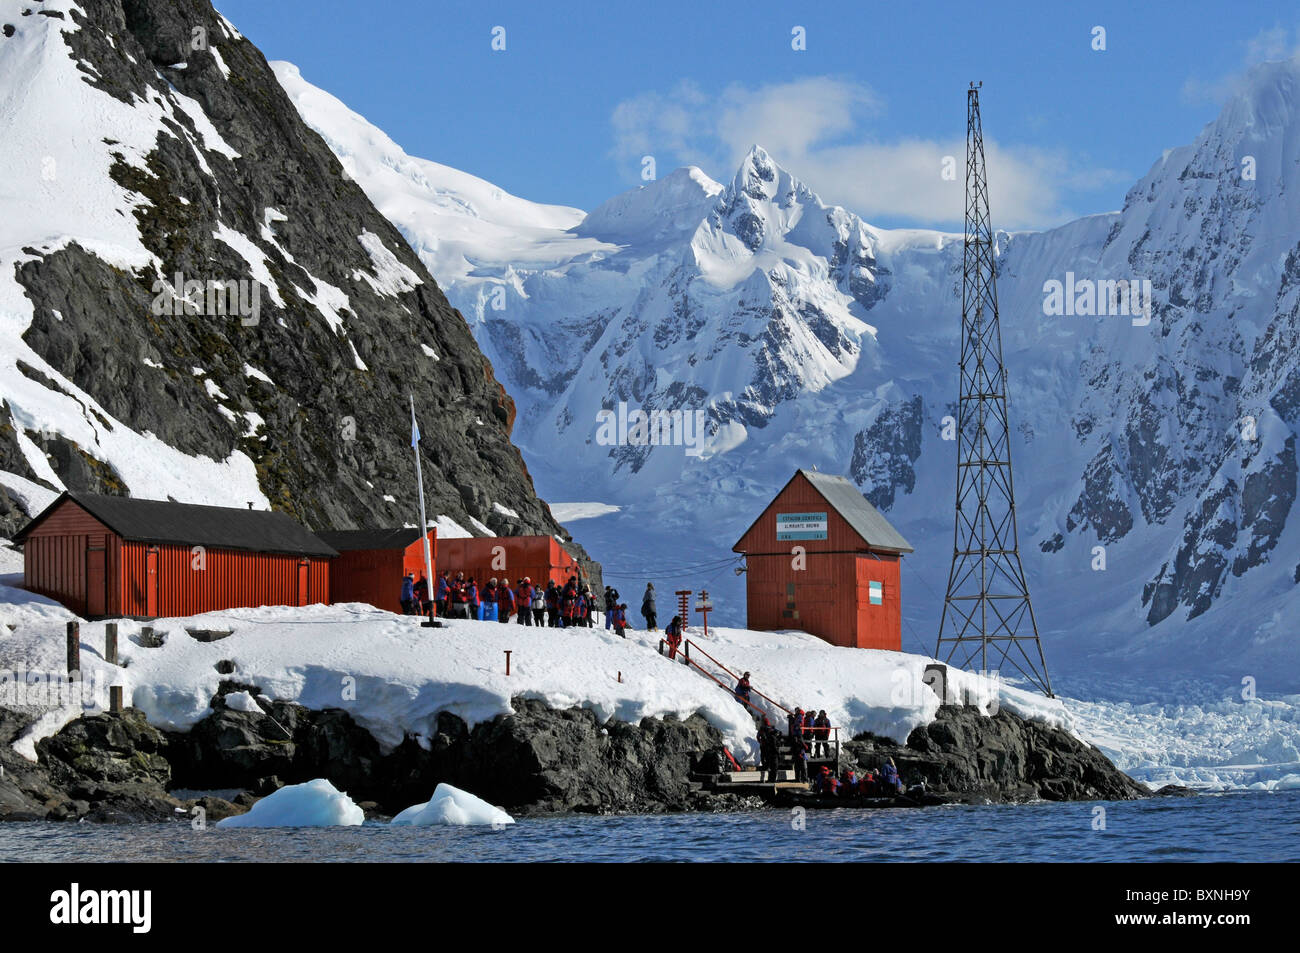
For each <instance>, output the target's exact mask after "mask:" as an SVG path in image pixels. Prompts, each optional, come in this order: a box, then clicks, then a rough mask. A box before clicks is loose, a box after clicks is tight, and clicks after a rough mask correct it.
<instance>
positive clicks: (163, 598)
mask: <svg viewBox="0 0 1300 953" xmlns="http://www.w3.org/2000/svg"><path fill="white" fill-rule="evenodd" d="M14 539H15V541H17V542H20V543H22V545H23V585H24V587H25V588H27V589H29V590H30V591H32V592H36V593H40V594H41V595H45V596H49V597H50V598H52V599H57V600H58V601H59V602H61V603H63V604H64V605H65V606H67V607H68V608H69V609H71V610H72V611H73V612H77V613H80V614H82V615H85V616H91V617H104V616H133V617H139V618H155V617H158V616H180V615H195V614H197V613H200V612H214V611H217V610H220V609H233V608H239V607H246V606H305V605H308V604H310V603H313V602H321V603H328V602H329V601H330V591H329V561H330V559H331V558H333V557H335V556H337V555H338V554H337V553H336V552H335V551H334V550H333V549H331V548H330V547H329V546H327V545H325V544H324V543H322V542H321V541H320V540H319V539H318V538H317V537H316V536H314V535H313V534H312V533H311V532H310V531H309V530H307V529H306V528H304V527H303V526H302V525H301V524H299V523H297V522H296V521H295V520H294V519H293V518H292V517H290V516H288V515H286V514H284V513H276V512H271V511H269V510H252V509H239V508H232V507H225V506H199V505H196V504H193V503H173V502H167V501H160V500H141V499H134V498H131V497H123V496H101V495H98V494H94V493H74V492H65V493H62V494H60V495H59V497H58V499H56V500H55V501H54V502H53V503H51V504H50V505H49V506H48V507H46V508H45V510H44V511H42V512H41V513H40V514H39V515H38V516H37V517H36V518H35V519H33V520H32V521H31V522H30V523H28V524H27V525H26V526H25V527H23V528H22V530H20V531H19V532H18V534H17V535H16V536H15V537H14Z"/></svg>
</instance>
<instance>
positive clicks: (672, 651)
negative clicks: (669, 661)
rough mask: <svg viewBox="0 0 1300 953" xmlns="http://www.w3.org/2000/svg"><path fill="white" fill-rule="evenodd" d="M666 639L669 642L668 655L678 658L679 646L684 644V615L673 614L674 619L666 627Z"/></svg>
mask: <svg viewBox="0 0 1300 953" xmlns="http://www.w3.org/2000/svg"><path fill="white" fill-rule="evenodd" d="M664 639H665V640H666V641H667V642H668V657H669V658H677V648H678V646H680V645H681V644H682V617H681V616H679V615H675V616H673V621H672V622H669V623H668V628H666V629H664Z"/></svg>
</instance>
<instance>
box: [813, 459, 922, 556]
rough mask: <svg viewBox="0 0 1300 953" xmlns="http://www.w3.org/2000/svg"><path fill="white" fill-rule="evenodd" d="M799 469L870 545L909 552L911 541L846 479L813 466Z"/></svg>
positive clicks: (873, 547)
mask: <svg viewBox="0 0 1300 953" xmlns="http://www.w3.org/2000/svg"><path fill="white" fill-rule="evenodd" d="M799 472H800V473H802V474H803V475H804V478H805V479H806V480H807V481H808V482H809V483H811V484H812V485H813V487H814V488H815V489H816V490H817V492H818V493H820V494H821V495H822V496H824V497H825V498H826V502H827V503H829V504H830V505H831V506H832V507H834V509H835V512H837V513H839V514H840V516H842V517H844V519H845V521H846V522H847V523H848V524H849V525H850V526H851V527H853V530H854V532H856V533H857V534H858V535H859V536H861V537H862V539H863V541H864V542H865V543H866V544H867V545H868V546H870V547H871V548H872V549H884V550H889V551H891V552H900V553H910V552H913V550H912V544H911V543H909V542H908V541H907V540H905V539H904V538H903V537H902V534H900V533H899V532H898V530H896V529H894V527H893V526H892V525H891V524H890V522H889V520H887V519H885V517H884V516H883V515H881V513H880V510H878V509H876V508H875V507H874V506H872V505H871V504H870V503H868V502H867V498H866V497H865V496H863V495H862V492H861V491H860V490H859V489H858V488H857V487H856V486H854V484H853V483H852V482H851V481H850V480H848V479H846V478H845V477H842V476H832V475H831V474H829V473H821V472H819V471H817V470H800V471H799Z"/></svg>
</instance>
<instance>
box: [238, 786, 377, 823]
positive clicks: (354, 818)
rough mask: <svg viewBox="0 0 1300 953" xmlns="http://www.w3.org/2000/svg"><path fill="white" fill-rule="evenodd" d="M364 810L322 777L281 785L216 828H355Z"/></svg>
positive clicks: (362, 816)
mask: <svg viewBox="0 0 1300 953" xmlns="http://www.w3.org/2000/svg"><path fill="white" fill-rule="evenodd" d="M365 819H366V815H365V812H364V811H362V810H361V808H359V807H357V806H356V804H354V803H353V802H352V798H350V797H348V796H347V795H346V794H344V793H343V792H342V791H340V790H339V789H338V788H336V787H334V785H332V784H330V783H329V782H328V781H326V780H325V779H324V778H317V779H316V780H315V781H308V782H307V783H306V784H290V785H288V786H287V787H282V788H280V790H278V791H276V792H275V793H274V794H270V795H268V796H266V797H264V798H262V800H260V801H258V802H257V803H256V804H254V805H253V809H252V810H251V811H249V812H248V813H247V814H239V815H237V816H235V817H227V818H223V819H222V820H220V821H217V827H355V826H356V825H358V824H361V823H362V822H364V821H365Z"/></svg>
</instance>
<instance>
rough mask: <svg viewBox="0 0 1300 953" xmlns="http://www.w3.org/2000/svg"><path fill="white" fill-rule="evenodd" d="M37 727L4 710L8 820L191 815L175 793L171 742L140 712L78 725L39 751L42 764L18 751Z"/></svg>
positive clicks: (1, 785)
mask: <svg viewBox="0 0 1300 953" xmlns="http://www.w3.org/2000/svg"><path fill="white" fill-rule="evenodd" d="M30 723H31V716H28V715H21V714H19V713H16V712H12V711H8V710H5V709H0V766H2V767H3V768H4V773H3V776H2V777H0V819H7V820H41V819H47V820H77V819H81V818H85V819H87V820H91V821H106V822H123V821H158V820H166V819H169V818H172V817H177V816H181V815H184V814H185V813H186V812H187V807H188V806H187V805H186V804H184V803H183V802H181V801H178V800H176V799H175V798H173V797H171V796H170V795H169V794H168V793H167V786H168V784H169V782H170V780H171V767H170V765H169V764H168V762H167V758H166V749H167V739H166V737H165V736H164V735H163V733H162V732H160V731H159V730H158V729H157V728H154V727H153V726H152V725H150V724H149V723H148V722H147V721H146V720H145V717H144V715H142V714H141V713H140V712H138V711H135V710H134V709H129V710H127V711H125V712H122V713H121V714H117V715H110V714H105V715H93V716H87V717H84V718H79V719H77V720H75V721H73V722H72V723H71V724H69V725H68V726H66V727H65V728H64V729H63V730H62V731H60V732H59V733H58V734H56V735H54V736H53V737H51V738H46V739H45V740H43V741H41V742H40V743H39V744H38V745H37V746H36V751H37V757H38V758H39V762H38V763H37V764H32V763H31V762H29V761H26V760H25V759H23V758H21V757H19V756H18V755H17V754H16V753H15V752H14V751H13V748H12V747H11V745H12V743H13V740H14V739H15V738H16V737H17V736H18V735H19V734H20V733H21V732H22V731H23V730H24V729H25V728H26V727H27V726H28V725H29V724H30Z"/></svg>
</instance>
